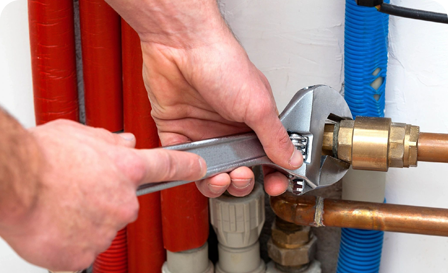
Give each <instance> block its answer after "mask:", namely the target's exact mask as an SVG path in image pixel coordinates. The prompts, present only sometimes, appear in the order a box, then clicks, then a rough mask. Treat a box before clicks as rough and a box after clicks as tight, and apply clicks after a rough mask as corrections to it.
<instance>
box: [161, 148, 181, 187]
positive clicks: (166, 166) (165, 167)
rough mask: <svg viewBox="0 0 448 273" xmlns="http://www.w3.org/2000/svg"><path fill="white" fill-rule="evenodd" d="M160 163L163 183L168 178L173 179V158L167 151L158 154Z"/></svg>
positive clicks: (174, 170) (174, 169) (174, 171)
mask: <svg viewBox="0 0 448 273" xmlns="http://www.w3.org/2000/svg"><path fill="white" fill-rule="evenodd" d="M160 162H161V163H162V164H161V170H160V171H161V174H162V175H161V178H162V180H163V181H167V180H169V179H170V178H172V177H174V176H175V174H176V172H177V170H176V168H175V167H174V164H175V161H174V158H173V157H172V156H171V153H169V152H167V151H163V152H162V153H161V154H160Z"/></svg>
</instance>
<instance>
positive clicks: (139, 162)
mask: <svg viewBox="0 0 448 273" xmlns="http://www.w3.org/2000/svg"><path fill="white" fill-rule="evenodd" d="M123 159H124V162H123V164H122V165H123V166H122V171H123V173H124V174H125V175H126V177H127V178H128V179H130V180H131V181H132V182H139V181H142V180H143V179H144V177H145V174H146V165H145V162H144V160H143V159H142V158H140V157H139V156H138V155H137V154H135V153H129V156H127V157H125V158H123V157H122V158H121V160H123Z"/></svg>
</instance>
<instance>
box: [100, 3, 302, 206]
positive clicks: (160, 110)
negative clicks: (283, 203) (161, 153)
mask: <svg viewBox="0 0 448 273" xmlns="http://www.w3.org/2000/svg"><path fill="white" fill-rule="evenodd" d="M106 1H107V2H108V3H109V4H110V5H111V6H112V7H113V8H115V10H116V11H117V12H118V13H120V15H121V16H122V18H124V19H125V20H126V21H127V22H128V23H129V24H130V25H131V26H132V27H133V28H134V29H135V30H136V31H137V33H138V34H139V36H140V39H141V42H142V43H141V45H142V53H143V63H144V64H143V68H144V69H143V78H144V82H145V86H146V89H147V91H148V95H149V98H150V101H151V105H152V112H151V114H152V117H153V118H154V120H155V122H156V125H157V128H158V132H159V136H160V140H161V143H162V145H175V144H179V143H185V142H192V141H198V140H203V139H209V138H215V137H220V136H226V135H234V134H239V133H243V132H249V131H254V132H255V133H256V134H257V136H258V138H259V140H260V142H261V144H262V145H263V148H264V150H265V152H266V154H267V155H268V157H269V158H270V159H271V160H272V161H273V162H274V163H275V164H277V165H278V166H281V167H283V168H286V169H291V170H295V169H297V168H299V167H300V166H301V165H302V163H303V156H302V154H301V153H300V151H297V150H296V148H295V147H294V145H293V144H292V142H291V139H290V138H289V135H288V133H287V131H286V129H285V128H284V126H283V125H282V123H281V122H280V120H279V118H278V111H277V106H276V104H275V101H274V96H273V94H272V90H271V87H270V85H269V82H268V80H267V79H266V77H265V76H264V75H263V73H262V72H261V71H259V70H258V69H257V68H256V67H255V65H254V64H253V63H252V62H251V61H250V59H249V57H248V56H247V54H246V52H245V51H244V49H243V47H242V46H241V45H240V44H239V43H238V41H237V40H236V39H235V37H234V36H233V34H232V32H231V31H230V30H229V28H228V27H227V25H226V23H225V21H224V20H223V18H222V17H221V14H220V11H219V9H218V6H217V3H216V0H189V1H176V0H127V1H122V0H106ZM124 3H126V4H124ZM264 174H265V176H264V188H265V190H266V192H267V193H268V194H269V195H280V194H282V193H284V192H285V191H286V189H287V187H288V185H289V184H288V183H289V180H288V178H287V177H286V176H285V175H283V174H282V173H280V172H277V171H275V170H274V169H272V168H267V167H265V168H264ZM254 185H255V179H254V174H253V172H252V171H251V169H249V168H247V167H240V168H238V169H235V170H233V171H232V172H230V173H221V174H218V175H216V176H213V177H209V178H207V179H205V180H202V181H198V182H197V186H198V189H199V190H200V191H201V192H202V193H203V194H204V195H205V196H208V197H218V196H220V195H221V194H223V193H224V192H225V191H228V192H229V193H230V194H232V195H234V196H245V195H248V194H249V193H250V192H251V191H252V189H253V187H254Z"/></svg>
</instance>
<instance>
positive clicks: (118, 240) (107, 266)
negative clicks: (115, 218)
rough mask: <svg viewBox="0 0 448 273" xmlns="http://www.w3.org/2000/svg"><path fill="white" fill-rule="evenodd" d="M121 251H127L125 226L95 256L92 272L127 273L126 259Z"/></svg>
mask: <svg viewBox="0 0 448 273" xmlns="http://www.w3.org/2000/svg"><path fill="white" fill-rule="evenodd" d="M123 253H127V243H126V228H124V229H122V230H120V231H119V232H118V233H117V236H116V237H115V239H114V241H113V242H112V245H111V246H110V247H109V249H108V250H107V251H106V252H103V253H101V254H100V255H99V256H98V257H97V258H96V260H95V262H94V263H93V272H104V273H108V272H114V273H127V272H128V260H127V256H126V255H123Z"/></svg>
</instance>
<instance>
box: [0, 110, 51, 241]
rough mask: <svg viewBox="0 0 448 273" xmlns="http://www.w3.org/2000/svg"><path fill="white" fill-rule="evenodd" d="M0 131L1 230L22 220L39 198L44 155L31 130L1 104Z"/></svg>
mask: <svg viewBox="0 0 448 273" xmlns="http://www.w3.org/2000/svg"><path fill="white" fill-rule="evenodd" d="M0 132H2V133H1V134H0V232H1V230H2V229H3V230H8V228H10V227H12V226H14V225H17V224H20V222H21V220H22V219H24V218H26V216H27V215H29V213H30V211H31V210H32V208H33V206H34V205H35V204H36V202H37V201H38V198H39V196H38V191H39V180H40V179H41V177H40V176H39V168H40V167H41V163H42V162H41V160H42V158H41V153H40V151H39V149H38V147H37V144H36V142H35V140H34V138H33V137H32V136H31V134H30V133H29V132H28V131H27V130H25V129H24V128H23V127H22V126H21V125H20V124H19V123H18V122H17V121H16V120H15V119H14V118H13V117H12V116H10V115H9V114H8V113H7V112H6V111H4V110H3V109H1V108H0ZM0 235H1V233H0Z"/></svg>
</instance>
